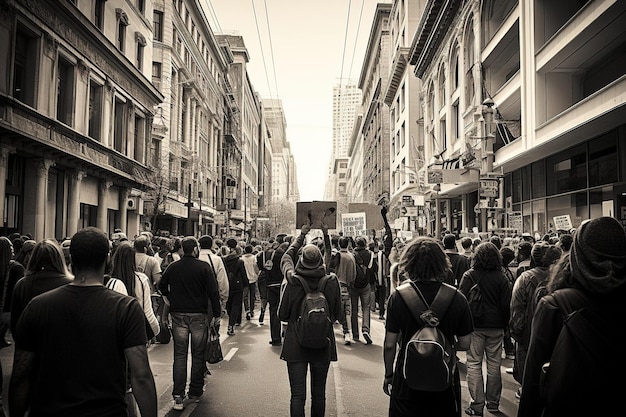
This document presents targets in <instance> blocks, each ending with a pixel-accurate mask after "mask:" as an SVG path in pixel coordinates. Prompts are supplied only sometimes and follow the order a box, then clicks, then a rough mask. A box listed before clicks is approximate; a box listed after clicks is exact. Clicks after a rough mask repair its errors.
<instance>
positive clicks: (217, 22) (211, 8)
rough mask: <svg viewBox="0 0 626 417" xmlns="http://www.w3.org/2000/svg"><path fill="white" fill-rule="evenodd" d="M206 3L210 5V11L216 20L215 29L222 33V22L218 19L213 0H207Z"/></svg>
mask: <svg viewBox="0 0 626 417" xmlns="http://www.w3.org/2000/svg"><path fill="white" fill-rule="evenodd" d="M205 3H206V4H207V5H208V6H209V13H210V14H211V17H212V18H213V20H214V21H215V29H217V30H218V33H222V27H221V26H220V22H219V21H218V20H217V13H215V9H213V5H212V4H211V0H206V1H205Z"/></svg>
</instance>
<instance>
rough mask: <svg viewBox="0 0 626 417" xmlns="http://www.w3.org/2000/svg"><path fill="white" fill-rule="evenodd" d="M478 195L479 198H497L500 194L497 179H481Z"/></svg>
mask: <svg viewBox="0 0 626 417" xmlns="http://www.w3.org/2000/svg"><path fill="white" fill-rule="evenodd" d="M479 193H480V196H481V197H494V198H498V195H499V193H500V180H498V178H485V177H483V178H481V179H480V191H479Z"/></svg>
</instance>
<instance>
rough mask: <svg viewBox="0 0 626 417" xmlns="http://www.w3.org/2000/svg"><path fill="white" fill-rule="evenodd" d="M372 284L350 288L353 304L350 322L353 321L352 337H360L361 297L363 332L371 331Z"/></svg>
mask: <svg viewBox="0 0 626 417" xmlns="http://www.w3.org/2000/svg"><path fill="white" fill-rule="evenodd" d="M370 296H371V290H370V286H369V285H366V286H365V287H364V288H354V287H352V288H351V289H350V303H351V304H352V316H351V317H350V322H351V323H352V337H354V338H355V339H358V338H359V299H360V300H361V313H362V315H363V319H362V322H361V331H362V332H363V333H365V332H368V333H369V331H370Z"/></svg>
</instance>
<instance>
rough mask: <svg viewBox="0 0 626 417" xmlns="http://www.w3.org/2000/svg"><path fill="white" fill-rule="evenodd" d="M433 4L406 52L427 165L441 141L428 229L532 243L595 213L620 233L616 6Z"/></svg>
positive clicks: (625, 137)
mask: <svg viewBox="0 0 626 417" xmlns="http://www.w3.org/2000/svg"><path fill="white" fill-rule="evenodd" d="M442 3H443V2H440V1H429V2H428V3H427V5H426V9H425V10H426V12H425V13H424V15H423V16H422V19H421V21H420V26H419V28H418V30H417V32H416V34H415V38H414V39H413V43H412V46H411V52H410V62H411V64H412V65H414V74H415V75H416V76H417V77H418V78H420V79H422V82H423V89H422V92H421V93H422V95H423V96H424V97H425V106H424V114H425V122H424V130H425V137H426V138H427V140H426V144H425V145H426V146H425V147H426V150H427V156H429V157H433V156H438V155H437V153H438V151H439V149H441V148H437V147H436V146H435V141H436V142H437V143H438V144H442V143H445V146H444V147H443V149H442V151H443V153H442V154H441V157H442V158H441V160H442V161H441V162H442V163H441V166H440V168H441V171H442V174H443V180H442V181H438V183H437V184H434V185H430V186H429V188H430V193H429V194H430V198H429V200H430V201H431V205H432V207H431V208H432V211H433V212H434V213H435V214H436V215H435V216H434V217H433V224H431V230H432V231H441V230H444V229H447V230H459V231H461V232H467V233H471V232H472V231H474V232H490V231H493V232H498V233H501V234H512V233H521V232H529V233H533V234H535V235H537V236H543V235H544V234H546V233H550V232H556V231H557V230H559V229H568V228H569V227H577V226H578V225H580V223H581V222H582V221H584V220H586V219H589V218H594V217H598V216H601V215H608V216H613V217H616V218H618V219H620V220H621V221H622V222H624V223H626V218H624V217H625V216H626V215H624V214H623V213H622V212H623V211H624V210H623V208H622V207H624V205H625V204H626V203H625V202H624V197H623V196H622V193H623V192H624V188H625V185H626V182H625V180H626V178H625V176H624V170H623V167H624V166H626V165H624V160H625V156H626V149H625V148H626V129H625V125H624V120H625V116H626V67H624V66H623V65H622V64H619V62H622V61H623V58H624V52H623V51H624V48H623V46H624V39H623V36H622V35H623V33H624V30H623V28H624V25H625V24H626V4H624V3H623V2H619V1H603V0H597V1H589V2H576V3H572V2H568V1H548V0H526V1H524V0H523V1H492V0H489V1H483V2H462V1H453V2H448V3H449V4H448V6H447V7H443V4H442ZM598 45H602V47H598ZM434 165H436V164H433V165H432V166H431V169H432V167H433V166H434ZM448 170H449V171H450V172H447V171H448ZM459 170H463V171H467V172H469V171H472V172H475V173H476V176H477V178H476V179H475V180H473V181H464V180H463V178H461V177H458V176H455V175H456V174H457V173H458V171H459ZM447 174H450V175H447ZM446 177H448V178H446ZM478 179H479V180H480V181H478ZM436 186H438V188H439V191H437V189H436V188H435V187H436Z"/></svg>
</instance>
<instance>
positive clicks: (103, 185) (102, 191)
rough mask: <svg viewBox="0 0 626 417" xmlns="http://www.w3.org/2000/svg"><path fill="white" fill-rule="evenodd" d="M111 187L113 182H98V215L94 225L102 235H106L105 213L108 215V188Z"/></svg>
mask: <svg viewBox="0 0 626 417" xmlns="http://www.w3.org/2000/svg"><path fill="white" fill-rule="evenodd" d="M112 185H113V182H112V181H110V180H106V179H103V180H100V184H99V187H98V213H97V217H96V225H97V227H98V229H100V230H102V231H103V232H104V233H108V232H109V231H108V228H107V213H108V209H107V208H108V196H109V188H111V186H112Z"/></svg>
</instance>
